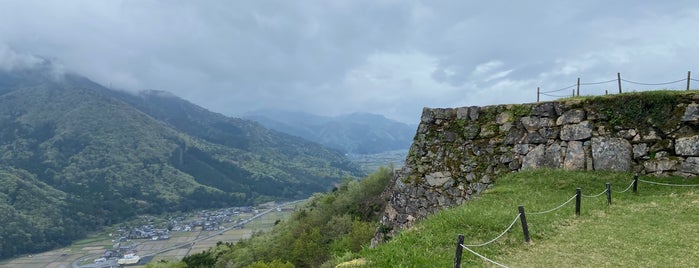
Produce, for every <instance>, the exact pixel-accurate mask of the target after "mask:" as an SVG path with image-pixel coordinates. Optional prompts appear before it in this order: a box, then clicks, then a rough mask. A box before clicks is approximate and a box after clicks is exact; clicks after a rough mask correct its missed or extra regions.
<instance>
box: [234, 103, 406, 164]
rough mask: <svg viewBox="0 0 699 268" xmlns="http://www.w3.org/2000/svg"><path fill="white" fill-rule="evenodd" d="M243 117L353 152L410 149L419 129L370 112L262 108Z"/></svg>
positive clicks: (370, 152)
mask: <svg viewBox="0 0 699 268" xmlns="http://www.w3.org/2000/svg"><path fill="white" fill-rule="evenodd" d="M243 117H244V118H248V119H251V120H255V121H257V122H259V123H260V124H262V125H264V126H265V127H268V128H271V129H274V130H277V131H281V132H284V133H288V134H291V135H295V136H299V137H302V138H304V139H307V140H310V141H314V142H318V143H320V144H323V145H325V146H328V147H331V148H335V149H338V150H341V151H342V152H345V153H351V154H375V153H382V152H387V151H393V150H406V151H407V150H408V148H409V147H410V144H411V143H412V141H413V136H415V129H417V126H413V125H408V124H405V123H401V122H398V121H394V120H391V119H388V118H386V117H384V116H382V115H376V114H366V113H354V114H348V115H342V116H336V117H326V116H318V115H312V114H308V113H302V112H289V111H282V110H259V111H255V112H250V113H247V114H246V115H244V116H243Z"/></svg>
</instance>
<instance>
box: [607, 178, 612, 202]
mask: <svg viewBox="0 0 699 268" xmlns="http://www.w3.org/2000/svg"><path fill="white" fill-rule="evenodd" d="M611 204H612V184H611V183H607V205H611Z"/></svg>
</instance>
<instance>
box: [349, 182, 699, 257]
mask: <svg viewBox="0 0 699 268" xmlns="http://www.w3.org/2000/svg"><path fill="white" fill-rule="evenodd" d="M631 177H632V175H630V174H627V173H610V172H566V171H557V170H539V171H531V172H520V173H512V174H509V175H507V176H505V177H503V178H500V179H499V180H498V181H497V182H496V184H495V186H494V187H493V188H491V189H489V190H487V191H486V192H485V193H484V194H482V195H481V196H480V197H479V198H478V199H477V200H472V201H469V202H467V203H466V204H465V205H463V206H460V207H456V208H453V209H449V210H444V211H442V212H439V213H437V214H435V215H433V216H431V217H428V218H427V219H425V220H423V221H421V222H418V223H417V224H416V225H415V226H413V227H412V228H409V229H407V230H405V231H403V232H402V233H400V234H399V235H397V236H396V237H395V238H394V239H393V240H392V241H391V242H389V243H386V244H383V245H380V246H379V247H377V248H374V249H365V250H364V251H363V252H362V253H361V255H362V257H364V258H366V259H367V260H368V261H369V264H368V265H367V266H368V267H451V265H452V264H453V259H454V251H455V248H456V238H457V235H458V234H464V236H465V242H464V243H465V244H478V243H482V242H485V241H488V240H490V239H492V238H494V237H496V236H497V235H499V234H500V233H501V232H502V231H503V230H504V229H505V228H506V227H507V226H508V225H509V224H510V223H511V222H512V220H513V219H514V218H515V217H516V215H517V214H518V212H517V207H518V206H519V205H524V206H525V208H526V210H527V212H534V211H544V210H548V209H550V208H554V207H556V206H558V205H559V204H561V203H563V202H565V201H566V200H568V199H569V198H570V197H572V196H573V195H574V194H575V188H577V187H581V188H582V189H583V195H594V194H597V193H600V192H601V191H603V190H604V184H605V183H606V182H610V183H611V184H612V190H613V191H620V190H623V189H625V188H626V187H627V186H628V185H629V183H630V182H631V179H632V178H631ZM641 179H645V180H654V181H663V182H669V183H680V184H681V183H685V184H686V183H694V182H692V181H689V182H688V181H685V180H684V179H682V178H655V177H643V176H642V177H641ZM697 190H699V188H694V187H666V186H657V185H651V184H645V183H639V193H638V194H633V193H631V191H629V192H627V193H623V194H620V193H613V194H612V199H613V200H612V201H613V204H612V205H611V206H607V204H606V198H605V196H604V195H602V196H600V197H597V198H583V199H582V213H581V215H580V216H579V217H576V216H575V214H574V202H571V203H570V204H568V205H566V206H565V207H563V208H562V209H560V210H557V211H555V212H552V213H548V214H543V215H532V214H530V215H527V220H528V223H529V230H530V232H531V237H532V243H531V244H529V245H527V244H525V243H524V242H523V235H522V231H521V225H520V224H519V222H517V223H516V224H515V226H514V227H513V228H512V230H510V231H509V232H508V233H507V234H506V235H505V236H503V237H502V238H501V239H500V240H498V241H497V242H495V243H493V244H490V245H488V246H485V247H475V248H472V249H473V250H475V251H476V252H478V253H480V254H483V255H485V256H487V257H489V258H491V259H493V260H495V261H498V262H500V263H502V264H505V265H508V266H510V267H561V266H565V267H691V266H693V265H694V264H696V263H699V254H695V253H696V252H697V250H699V236H696V235H695V231H696V230H697V229H698V228H699V221H698V220H699V192H698V191H697ZM483 266H486V267H490V264H488V263H486V262H484V261H483V260H481V259H480V258H478V257H476V256H475V255H473V254H471V253H469V252H467V251H465V250H464V253H463V260H462V267H483Z"/></svg>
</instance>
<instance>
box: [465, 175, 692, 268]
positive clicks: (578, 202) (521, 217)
mask: <svg viewBox="0 0 699 268" xmlns="http://www.w3.org/2000/svg"><path fill="white" fill-rule="evenodd" d="M638 182H643V183H647V184H653V185H659V186H668V187H699V184H671V183H662V182H654V181H648V180H642V179H639V178H638V175H634V177H633V181H631V183H630V184H629V186H627V187H626V189H624V190H622V191H612V189H611V184H610V183H606V185H605V186H606V187H605V189H604V191H602V192H601V193H599V194H596V195H593V196H585V195H582V194H581V190H580V188H577V189H576V192H575V195H573V196H572V197H571V198H570V199H568V200H566V201H565V202H563V203H561V204H560V205H558V206H556V207H554V208H552V209H549V210H545V211H539V212H530V213H528V214H530V215H541V214H546V213H551V212H554V211H556V210H559V209H561V208H563V207H565V206H566V205H567V204H569V203H571V202H572V201H573V200H575V201H576V202H575V215H576V216H580V206H581V198H580V197H589V198H595V197H599V196H601V195H603V194H605V193H606V194H607V205H611V204H612V202H611V193H612V192H615V193H625V192H628V191H629V190H632V191H633V193H635V194H636V193H638ZM518 210H519V214H517V216H516V217H515V218H514V220H513V221H512V223H510V225H509V226H508V227H507V228H506V229H505V230H504V231H503V232H502V233H500V234H499V235H498V236H496V237H495V238H493V239H491V240H489V241H487V242H484V243H481V244H472V245H467V244H464V235H463V234H460V235H459V236H458V238H457V244H456V255H455V258H454V266H453V267H454V268H460V267H461V255H462V249H465V250H467V251H468V252H471V254H473V255H476V256H478V257H479V258H481V259H483V260H484V261H487V262H490V263H492V264H494V265H497V266H499V267H505V268H507V266H506V265H504V264H501V263H498V262H496V261H493V260H492V259H489V258H487V257H485V256H483V255H482V254H479V253H477V252H475V251H473V250H472V249H470V248H471V247H482V246H487V245H490V244H491V243H493V242H495V241H497V240H498V239H500V238H502V237H503V236H505V234H507V233H508V232H509V231H510V230H511V229H512V227H514V225H515V224H516V223H517V220H519V221H520V223H521V225H522V232H523V234H524V242H525V243H527V244H528V243H530V241H531V239H530V236H529V227H528V225H527V220H526V214H527V213H525V210H524V206H519V207H518Z"/></svg>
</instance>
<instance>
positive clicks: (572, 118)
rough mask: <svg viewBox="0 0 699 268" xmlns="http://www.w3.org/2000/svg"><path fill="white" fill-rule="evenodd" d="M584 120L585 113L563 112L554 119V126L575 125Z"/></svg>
mask: <svg viewBox="0 0 699 268" xmlns="http://www.w3.org/2000/svg"><path fill="white" fill-rule="evenodd" d="M583 120H585V111H583V110H579V109H575V110H569V111H566V112H564V113H563V114H562V115H561V116H559V117H558V118H557V119H556V125H557V126H560V125H565V124H577V123H580V122H582V121H583Z"/></svg>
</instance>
